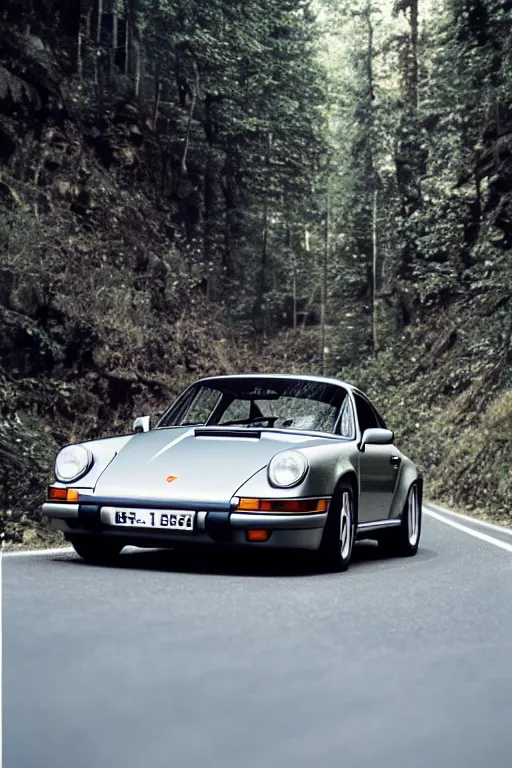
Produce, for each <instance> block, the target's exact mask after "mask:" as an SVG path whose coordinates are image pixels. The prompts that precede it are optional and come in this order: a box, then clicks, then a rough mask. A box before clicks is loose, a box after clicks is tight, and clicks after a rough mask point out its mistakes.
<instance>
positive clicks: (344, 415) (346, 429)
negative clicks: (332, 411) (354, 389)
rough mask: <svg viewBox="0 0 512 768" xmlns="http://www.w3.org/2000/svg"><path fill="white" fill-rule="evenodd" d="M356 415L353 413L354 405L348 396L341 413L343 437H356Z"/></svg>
mask: <svg viewBox="0 0 512 768" xmlns="http://www.w3.org/2000/svg"><path fill="white" fill-rule="evenodd" d="M354 433H355V429H354V415H353V413H352V404H351V402H350V398H349V397H348V395H347V396H346V397H345V400H344V401H343V405H342V406H341V413H340V435H342V436H343V437H354Z"/></svg>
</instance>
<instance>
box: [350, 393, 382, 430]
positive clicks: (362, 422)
mask: <svg viewBox="0 0 512 768" xmlns="http://www.w3.org/2000/svg"><path fill="white" fill-rule="evenodd" d="M354 400H355V402H356V410H357V420H358V421H359V428H360V430H361V432H364V431H365V429H375V428H377V427H380V426H381V425H380V423H379V420H378V419H377V416H376V414H375V412H374V410H373V408H372V407H371V406H370V404H369V403H367V402H366V400H364V399H363V398H362V397H360V396H359V395H356V394H355V393H354Z"/></svg>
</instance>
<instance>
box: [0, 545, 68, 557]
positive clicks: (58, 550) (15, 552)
mask: <svg viewBox="0 0 512 768" xmlns="http://www.w3.org/2000/svg"><path fill="white" fill-rule="evenodd" d="M67 552H74V550H73V547H53V548H52V549H7V550H2V557H37V556H38V555H61V554H66V553H67Z"/></svg>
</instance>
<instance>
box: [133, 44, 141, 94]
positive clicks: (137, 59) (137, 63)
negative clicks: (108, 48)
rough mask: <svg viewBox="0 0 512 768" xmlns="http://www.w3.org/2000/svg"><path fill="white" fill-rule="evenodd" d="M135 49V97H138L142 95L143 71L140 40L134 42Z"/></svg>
mask: <svg viewBox="0 0 512 768" xmlns="http://www.w3.org/2000/svg"><path fill="white" fill-rule="evenodd" d="M133 47H134V50H135V76H134V93H135V98H136V99H138V98H139V95H140V73H141V50H140V42H139V41H138V40H137V42H136V43H134V46H133Z"/></svg>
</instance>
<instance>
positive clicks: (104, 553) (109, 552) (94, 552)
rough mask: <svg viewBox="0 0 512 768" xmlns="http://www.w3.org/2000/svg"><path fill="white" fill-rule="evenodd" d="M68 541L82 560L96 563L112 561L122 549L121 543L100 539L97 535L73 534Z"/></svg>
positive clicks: (103, 563)
mask: <svg viewBox="0 0 512 768" xmlns="http://www.w3.org/2000/svg"><path fill="white" fill-rule="evenodd" d="M69 541H70V542H71V544H72V545H73V549H74V550H75V552H76V553H77V555H79V556H80V557H81V558H82V560H85V561H86V562H88V563H95V564H96V565H106V564H108V563H111V562H113V561H114V560H115V559H116V557H118V556H119V554H120V553H121V550H122V549H123V545H122V544H119V543H118V542H117V541H111V540H109V539H102V538H100V537H99V536H86V535H83V536H73V537H72V538H70V539H69Z"/></svg>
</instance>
